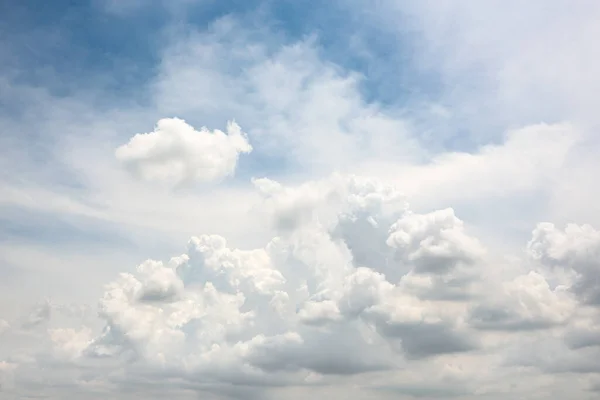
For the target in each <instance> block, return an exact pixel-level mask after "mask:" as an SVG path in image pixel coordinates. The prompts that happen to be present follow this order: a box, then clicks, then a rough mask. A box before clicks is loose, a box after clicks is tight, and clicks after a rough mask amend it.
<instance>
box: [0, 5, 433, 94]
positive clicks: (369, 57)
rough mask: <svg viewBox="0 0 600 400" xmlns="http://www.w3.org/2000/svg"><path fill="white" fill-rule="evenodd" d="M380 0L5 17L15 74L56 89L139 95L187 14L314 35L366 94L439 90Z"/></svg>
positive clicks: (54, 8) (66, 10) (197, 23)
mask: <svg viewBox="0 0 600 400" xmlns="http://www.w3.org/2000/svg"><path fill="white" fill-rule="evenodd" d="M377 3H378V2H373V3H372V4H371V5H370V6H368V7H367V6H364V5H360V4H359V5H358V6H357V2H354V1H351V2H341V1H330V2H322V1H316V0H305V1H291V0H279V1H273V0H271V1H255V0H247V1H240V0H225V1H199V2H189V4H187V5H186V7H185V11H183V12H181V13H177V14H173V13H169V12H167V11H166V9H165V6H164V3H163V2H149V3H147V4H142V5H140V6H138V7H135V8H134V9H132V10H130V12H128V13H123V14H115V13H110V12H106V10H103V9H102V8H101V7H100V6H99V4H100V3H99V1H97V0H96V1H69V0H57V1H53V2H42V1H37V0H24V1H21V2H6V3H4V4H5V5H4V6H3V8H4V9H3V15H4V17H3V18H2V20H3V22H2V25H3V31H4V32H5V33H6V35H5V41H6V42H8V43H9V44H10V52H11V53H12V54H11V55H12V57H10V58H11V59H12V62H11V63H10V65H12V66H13V67H15V68H13V69H14V70H16V71H17V72H16V76H14V78H15V81H16V82H27V83H29V84H33V85H40V86H44V87H46V88H48V89H49V90H51V91H52V92H53V94H55V95H59V96H60V95H68V94H69V93H70V92H71V91H72V90H73V89H75V88H79V89H81V88H82V87H86V86H90V85H96V86H97V85H101V86H103V87H104V88H105V89H109V90H112V91H116V92H117V93H118V94H119V95H120V96H121V97H127V96H136V94H139V93H140V92H141V90H140V89H141V86H143V84H144V83H145V82H147V81H148V80H149V79H151V78H152V77H153V76H154V74H155V72H156V70H155V68H156V66H157V64H158V63H159V61H160V51H161V49H162V46H163V45H164V44H165V42H164V35H163V33H164V30H163V29H164V28H165V27H166V26H173V24H175V25H177V24H181V23H187V24H189V25H190V26H192V27H193V28H194V29H196V30H199V31H203V30H206V29H208V28H209V27H210V25H211V23H212V22H214V21H215V20H217V19H219V18H222V17H224V16H232V17H234V18H236V19H238V20H239V21H241V23H242V25H245V26H247V27H249V29H250V30H257V31H258V30H260V29H265V28H266V29H268V30H270V31H271V33H272V35H271V37H270V38H265V37H264V36H263V37H262V38H261V39H263V40H264V39H267V40H271V41H273V42H277V41H280V42H281V41H282V40H283V41H286V42H288V43H290V42H295V41H298V40H301V39H303V38H305V37H307V36H314V37H315V38H316V42H317V43H318V46H319V49H320V56H321V57H322V58H323V59H325V60H329V61H331V62H333V63H335V64H337V65H339V66H340V67H341V68H343V69H345V70H348V71H355V72H358V73H359V74H361V75H362V76H364V79H363V80H362V82H361V86H360V88H361V90H362V91H363V94H364V96H365V99H366V100H367V101H376V102H378V103H382V104H390V105H392V104H393V105H398V104H405V103H407V102H409V101H410V102H413V101H415V99H428V98H431V97H434V96H435V92H436V91H437V90H438V89H439V82H437V81H436V75H435V73H433V72H431V71H430V72H426V71H424V70H423V69H420V68H417V66H416V65H415V64H414V62H413V59H414V57H413V55H414V52H415V48H414V43H415V42H414V37H413V35H411V34H409V33H407V35H406V37H402V36H399V35H398V34H397V31H394V32H392V31H390V30H389V29H388V28H386V25H384V24H378V23H377V18H375V17H372V16H371V13H370V9H371V8H373V9H374V8H376V7H377ZM148 4H150V5H148ZM398 24H400V25H401V24H403V21H398ZM90 78H92V79H90ZM113 100H114V99H111V101H113Z"/></svg>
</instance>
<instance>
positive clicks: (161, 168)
mask: <svg viewBox="0 0 600 400" xmlns="http://www.w3.org/2000/svg"><path fill="white" fill-rule="evenodd" d="M251 151H252V146H251V145H250V144H249V143H248V139H247V137H246V135H245V134H244V133H243V132H242V130H241V128H240V127H239V125H237V124H236V123H235V122H229V123H228V124H227V134H225V133H224V132H222V131H220V130H218V129H217V130H214V131H212V132H210V131H208V130H207V129H206V128H202V129H200V130H199V131H197V130H195V129H194V128H193V127H192V126H190V125H188V124H187V123H186V122H185V121H183V120H181V119H178V118H164V119H161V120H159V121H158V122H157V124H156V127H155V129H154V131H153V132H150V133H141V134H137V135H135V136H134V137H132V138H131V139H130V140H129V142H128V143H127V144H124V145H122V146H120V147H119V148H118V149H117V150H116V152H115V155H116V157H117V159H118V160H119V161H120V162H121V163H122V164H123V165H124V166H125V167H127V168H128V169H129V170H131V171H132V172H133V173H134V174H135V175H137V176H139V177H140V178H141V179H143V180H146V181H158V182H164V183H167V184H169V185H180V184H184V183H191V182H200V183H205V182H213V181H219V180H221V179H223V178H225V177H227V176H231V175H233V173H234V172H235V168H236V165H237V161H238V158H239V155H240V154H242V153H249V152H251Z"/></svg>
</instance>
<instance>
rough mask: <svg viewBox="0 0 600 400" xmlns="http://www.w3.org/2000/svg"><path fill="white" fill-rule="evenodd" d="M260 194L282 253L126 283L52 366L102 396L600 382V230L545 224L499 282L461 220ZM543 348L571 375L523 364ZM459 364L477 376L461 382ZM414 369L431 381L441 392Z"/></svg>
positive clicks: (194, 265)
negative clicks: (513, 380) (82, 374)
mask: <svg viewBox="0 0 600 400" xmlns="http://www.w3.org/2000/svg"><path fill="white" fill-rule="evenodd" d="M253 183H254V186H255V188H256V190H257V191H258V192H259V194H260V197H261V200H260V205H259V206H258V210H260V212H261V214H260V215H261V218H263V221H264V222H265V223H266V224H268V226H269V229H270V230H271V231H272V232H273V238H272V239H271V240H270V241H268V242H267V243H265V244H264V246H262V247H259V248H254V249H238V248H234V247H232V246H230V245H229V244H228V242H227V240H226V239H225V238H224V237H222V236H220V235H215V234H210V233H206V234H202V235H200V236H195V237H192V238H191V239H190V240H189V242H188V245H187V249H186V251H185V252H184V253H183V254H180V255H177V256H174V257H172V258H171V259H169V260H167V261H156V260H147V261H145V262H143V263H142V264H140V265H139V266H138V267H137V269H136V270H135V271H133V272H128V273H122V274H120V276H118V278H117V279H115V280H114V281H112V282H111V283H109V284H108V285H107V286H106V290H105V293H104V295H103V296H102V298H101V299H100V303H99V317H100V319H101V320H102V321H103V327H102V328H101V329H100V330H99V331H94V330H92V329H90V328H89V327H87V326H79V327H77V328H61V327H57V328H53V329H50V330H49V331H48V332H49V337H50V340H51V341H52V343H53V350H52V357H53V358H54V359H55V360H57V361H55V362H60V363H63V364H65V365H88V366H91V365H96V367H94V368H92V369H90V370H89V371H88V372H87V373H86V374H87V375H89V376H87V375H86V376H87V377H86V379H87V380H90V379H93V380H97V381H98V382H104V383H103V385H106V384H111V385H117V386H118V385H122V384H123V383H122V382H120V381H119V379H125V378H123V377H121V378H119V377H118V376H111V375H107V374H106V370H104V369H98V368H97V365H98V364H97V363H106V362H110V363H111V364H110V365H113V367H111V368H115V366H118V368H120V369H121V371H125V372H123V373H126V374H127V378H126V379H127V380H128V381H131V379H145V378H143V377H144V376H148V374H151V375H152V374H161V376H163V377H164V378H163V379H178V380H181V382H186V383H185V384H186V385H190V387H195V388H196V389H194V391H201V392H204V391H207V390H208V391H210V390H213V389H214V387H217V388H218V390H217V389H214V390H217V392H218V393H219V395H220V396H226V395H227V393H229V395H232V396H234V397H236V396H239V393H240V392H239V389H240V388H242V387H245V386H247V385H250V386H251V387H253V388H254V389H253V390H254V391H255V394H256V393H259V392H262V391H264V390H267V388H271V389H270V390H275V389H276V388H277V387H280V386H282V385H294V386H298V387H305V388H311V387H314V388H316V387H321V385H324V384H325V385H332V384H335V382H336V380H338V379H340V378H342V377H345V376H357V377H360V376H362V375H364V374H371V375H373V374H374V375H373V376H376V377H377V380H376V381H377V383H368V382H364V383H363V384H361V388H362V390H366V391H371V392H372V393H373V394H374V395H375V394H377V393H379V394H381V393H388V392H389V393H403V394H404V395H412V396H442V397H444V396H453V395H457V393H460V394H461V395H464V396H476V394H477V391H478V390H481V388H482V387H486V385H490V381H489V379H490V377H488V376H485V375H484V376H481V375H478V373H477V372H475V371H476V369H477V368H478V367H477V365H479V363H481V362H483V361H482V360H486V359H487V360H488V361H487V362H488V363H489V362H491V363H492V365H493V366H492V365H488V366H489V367H491V368H519V366H520V365H521V366H529V367H532V368H534V369H533V370H532V371H535V370H538V371H545V372H552V371H554V373H557V372H560V371H564V372H576V371H579V370H582V369H586V368H587V370H589V369H590V363H591V362H592V360H593V358H592V357H593V354H595V352H596V351H597V349H598V346H600V342H599V341H598V340H596V338H595V336H594V332H595V333H597V332H598V331H600V328H599V326H600V325H599V321H600V319H599V316H600V314H599V313H598V311H600V310H595V307H597V304H598V302H597V297H596V295H597V293H598V285H597V284H596V283H597V279H596V280H595V276H596V275H594V274H596V273H597V271H598V264H597V258H598V257H597V256H598V249H600V240H599V238H600V234H599V233H598V231H595V230H594V229H593V228H591V227H589V226H575V225H570V226H568V227H566V228H565V230H564V231H563V230H560V229H558V228H556V227H555V226H554V225H552V224H540V225H539V226H538V227H537V228H536V229H535V230H534V231H533V236H532V239H531V241H530V243H529V244H528V247H527V248H528V254H529V255H528V256H527V257H523V258H522V259H521V262H522V265H521V266H520V267H519V268H517V269H509V268H506V271H505V272H501V271H500V272H499V271H498V269H499V268H500V269H503V268H504V267H502V266H499V265H498V264H497V260H493V259H491V258H490V257H489V255H488V250H487V249H486V248H485V247H484V246H483V244H482V243H481V242H480V241H479V240H478V239H477V238H475V237H474V236H473V235H472V234H470V233H469V230H468V229H467V228H466V227H465V224H464V223H463V221H461V220H460V219H459V218H458V217H457V216H456V215H455V213H454V211H453V210H452V209H451V208H447V209H441V210H436V211H432V212H428V213H416V212H414V211H412V210H411V209H410V208H409V207H408V205H407V203H406V201H405V199H404V197H403V196H402V195H401V194H400V193H399V192H398V191H397V190H396V189H394V187H392V186H389V185H386V184H384V183H382V182H380V181H378V180H376V179H367V178H361V177H356V176H344V175H334V176H332V177H330V178H326V179H322V180H318V181H309V182H306V183H303V184H300V185H296V186H288V185H283V184H281V183H279V182H276V181H273V180H270V179H266V178H262V179H255V180H253ZM557 269H562V270H563V271H562V273H557V272H556V270H557ZM498 278H499V279H498ZM594 282H596V283H594ZM590 307H592V308H591V310H590V309H589V308H590ZM46 310H47V309H46V308H44V307H40V308H39V310H35V312H34V313H33V314H32V317H31V318H30V319H29V322H28V326H29V327H30V328H34V327H35V326H36V325H38V324H39V323H40V321H41V320H42V319H45V318H46V315H47V314H48V315H49V311H48V312H46ZM48 310H49V309H48ZM7 326H8V325H7ZM6 329H8V328H6ZM540 332H546V334H549V333H550V332H554V333H552V335H551V336H547V337H545V338H544V340H543V341H541V342H536V343H535V346H537V347H536V348H538V350H539V351H542V350H544V349H546V350H547V348H543V346H554V347H560V348H562V349H564V353H561V354H563V355H564V357H567V358H566V359H565V360H562V359H560V358H559V359H557V358H553V357H545V356H539V355H535V354H532V353H531V352H526V351H524V349H525V348H527V347H528V346H532V344H531V343H530V341H531V340H534V338H536V337H538V338H539V336H536V335H539V334H540ZM498 334H502V336H498ZM532 335H533V336H532ZM561 346H562V347H561ZM515 352H517V353H515ZM490 353H491V354H493V357H492V358H489V357H490V355H489V354H490ZM515 354H517V355H518V356H517V355H515ZM443 360H446V361H443ZM563 361H564V362H563ZM440 362H441V363H440ZM115 363H116V364H115ZM452 363H460V365H461V368H462V369H464V370H465V371H469V372H462V373H457V372H456V371H454V372H450V371H449V370H447V368H448V366H449V365H451V364H452ZM11 365H12V364H11ZM87 368H90V367H87ZM406 368H409V369H410V368H416V369H417V370H419V371H421V373H428V374H431V376H432V379H434V380H432V381H430V382H428V383H427V385H429V386H431V388H430V389H427V390H426V389H425V387H426V386H427V385H425V386H419V385H420V384H417V383H415V382H416V381H414V379H415V378H409V376H411V375H410V373H409V372H408V371H407V370H406ZM440 368H441V369H440ZM426 371H429V372H426ZM530 373H533V372H530ZM90 374H91V375H90ZM382 374H384V375H382ZM386 377H387V378H386ZM394 377H395V378H394ZM80 379H81V378H80ZM390 379H391V380H390ZM411 379H413V382H412V383H410V380H411ZM398 382H404V383H402V384H398ZM211 385H212V386H211ZM215 385H216V386H215ZM210 387H212V388H213V389H210V390H209V388H210ZM227 388H228V389H227ZM434 388H437V389H435V390H434ZM477 388H479V389H477ZM257 390H258V392H256V391H257ZM488 390H490V393H494V391H493V390H492V389H488ZM419 393H421V394H419ZM241 398H245V397H244V396H241ZM465 398H470V397H465ZM473 398H474V397H473Z"/></svg>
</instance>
